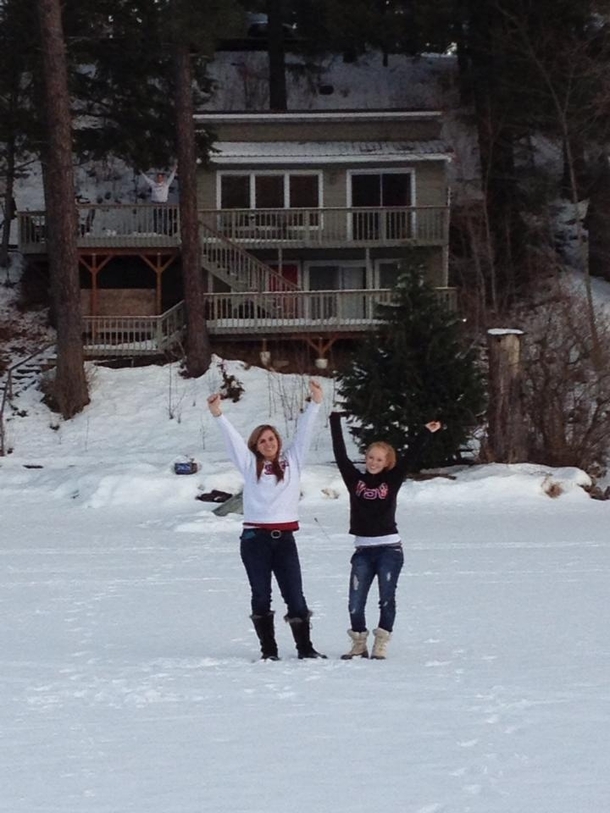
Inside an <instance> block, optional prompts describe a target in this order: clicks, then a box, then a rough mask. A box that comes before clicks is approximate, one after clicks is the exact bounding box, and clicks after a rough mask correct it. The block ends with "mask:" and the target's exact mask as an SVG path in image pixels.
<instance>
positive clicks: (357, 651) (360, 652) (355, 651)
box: [341, 630, 369, 661]
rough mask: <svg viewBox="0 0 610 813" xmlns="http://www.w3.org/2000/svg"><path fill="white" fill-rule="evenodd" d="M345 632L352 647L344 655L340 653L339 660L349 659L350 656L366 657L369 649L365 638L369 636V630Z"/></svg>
mask: <svg viewBox="0 0 610 813" xmlns="http://www.w3.org/2000/svg"><path fill="white" fill-rule="evenodd" d="M347 634H348V635H349V637H350V638H351V639H352V648H351V649H350V651H349V652H346V653H345V655H341V660H342V661H351V659H352V658H368V656H369V650H368V648H367V645H366V639H367V638H368V637H369V631H368V630H364V632H355V631H354V630H348V631H347Z"/></svg>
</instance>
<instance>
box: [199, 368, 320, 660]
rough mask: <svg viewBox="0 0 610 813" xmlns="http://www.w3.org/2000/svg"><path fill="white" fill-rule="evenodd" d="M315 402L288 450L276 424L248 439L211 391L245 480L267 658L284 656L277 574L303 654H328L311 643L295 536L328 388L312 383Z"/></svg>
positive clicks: (257, 619) (249, 553) (249, 557)
mask: <svg viewBox="0 0 610 813" xmlns="http://www.w3.org/2000/svg"><path fill="white" fill-rule="evenodd" d="M309 388H310V391H311V401H310V403H309V404H308V406H307V409H306V410H305V412H304V413H303V415H302V416H301V418H300V420H299V422H298V424H297V430H296V433H295V436H294V439H293V442H292V444H291V445H290V446H289V447H288V448H286V449H283V448H282V439H281V437H280V435H279V433H278V432H277V430H276V429H275V427H273V426H269V425H267V424H263V425H261V426H257V427H256V429H254V431H253V432H252V434H251V435H250V437H249V439H248V442H247V443H246V441H245V440H244V439H243V438H242V436H241V435H240V434H239V432H237V430H236V429H235V428H234V427H233V425H232V424H231V423H230V422H229V421H228V420H227V418H226V417H225V416H224V415H223V414H222V409H221V397H220V395H219V394H218V393H215V394H214V395H210V397H209V398H208V406H209V409H210V412H211V413H212V415H213V416H214V417H215V418H217V419H218V424H219V426H220V429H221V431H222V434H223V437H224V440H225V444H226V447H227V451H228V453H229V456H230V457H231V460H232V461H233V463H234V464H235V465H236V466H237V468H238V469H239V471H240V472H241V474H242V476H243V478H244V492H243V501H244V526H243V531H242V534H241V538H240V542H241V546H240V552H241V559H242V562H243V563H244V567H245V568H246V573H247V575H248V581H249V583H250V589H251V591H252V602H251V607H252V615H251V619H252V622H253V624H254V629H255V630H256V634H257V635H258V639H259V641H260V645H261V653H262V658H263V659H265V660H278V650H277V643H276V640H275V630H274V623H273V611H272V610H271V577H272V575H273V576H275V579H276V581H277V584H278V587H279V588H280V592H281V594H282V598H283V599H284V601H285V603H286V607H287V614H286V616H285V620H286V621H287V622H288V623H289V624H290V628H291V630H292V634H293V637H294V640H295V644H296V648H297V653H298V656H299V658H323V657H325V656H324V655H321V654H320V653H319V652H317V651H316V650H315V649H314V647H313V644H312V643H311V637H310V632H311V625H310V618H311V612H310V611H309V609H308V607H307V602H306V600H305V596H304V595H303V582H302V577H301V565H300V562H299V555H298V551H297V546H296V542H295V539H294V531H296V530H298V528H299V522H298V517H299V514H298V506H299V498H300V494H301V472H302V470H303V465H304V462H305V455H306V454H307V450H308V448H309V445H310V443H311V438H312V435H313V425H314V422H315V419H316V416H317V414H318V412H319V410H320V404H321V403H322V388H321V386H320V384H319V383H318V382H317V381H311V382H310V384H309Z"/></svg>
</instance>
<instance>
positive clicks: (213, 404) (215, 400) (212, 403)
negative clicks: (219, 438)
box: [208, 392, 222, 418]
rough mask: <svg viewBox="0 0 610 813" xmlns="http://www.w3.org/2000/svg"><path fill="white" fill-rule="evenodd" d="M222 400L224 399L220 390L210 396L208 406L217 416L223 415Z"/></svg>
mask: <svg viewBox="0 0 610 813" xmlns="http://www.w3.org/2000/svg"><path fill="white" fill-rule="evenodd" d="M221 400H222V399H221V397H220V393H219V392H215V393H214V394H213V395H210V396H208V408H209V410H210V412H211V413H212V415H213V416H214V417H215V418H218V417H220V415H222V409H221V408H220V404H221Z"/></svg>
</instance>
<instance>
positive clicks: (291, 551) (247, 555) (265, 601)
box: [240, 528, 309, 619]
mask: <svg viewBox="0 0 610 813" xmlns="http://www.w3.org/2000/svg"><path fill="white" fill-rule="evenodd" d="M240 542H241V545H240V553H241V560H242V562H243V563H244V567H245V568H246V573H247V575H248V581H249V582H250V589H251V591H252V615H267V614H268V613H269V612H271V576H272V575H273V576H275V579H276V581H277V584H278V587H279V588H280V593H281V594H282V598H283V599H284V601H285V602H286V607H287V608H288V618H303V619H306V618H308V617H309V610H308V608H307V603H306V601H305V596H304V595H303V580H302V577H301V564H300V562H299V554H298V551H297V545H296V542H295V541H294V535H293V534H292V532H291V531H282V532H279V531H266V530H262V529H259V528H246V529H244V531H243V532H242V535H241V537H240Z"/></svg>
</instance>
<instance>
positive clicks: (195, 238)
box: [175, 44, 212, 378]
mask: <svg viewBox="0 0 610 813" xmlns="http://www.w3.org/2000/svg"><path fill="white" fill-rule="evenodd" d="M175 48H176V53H175V67H176V138H177V144H178V167H179V172H180V238H181V242H182V281H183V286H184V302H185V306H186V323H187V341H186V369H187V373H188V375H189V376H191V377H194V378H196V377H198V376H200V375H203V373H205V371H206V370H207V369H208V367H209V366H210V361H211V358H212V355H211V350H210V339H209V336H208V329H207V324H206V320H205V302H204V294H205V285H204V278H203V272H202V269H201V257H200V247H199V224H198V220H197V181H196V177H197V150H196V144H195V128H194V124H193V94H192V84H193V75H192V66H191V56H190V53H189V48H188V46H187V45H183V44H179V45H176V46H175Z"/></svg>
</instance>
